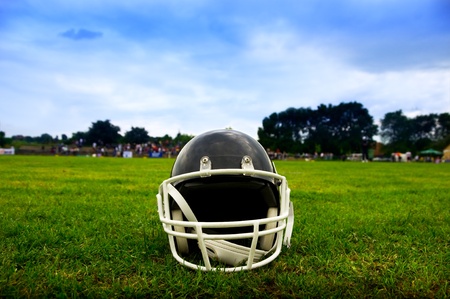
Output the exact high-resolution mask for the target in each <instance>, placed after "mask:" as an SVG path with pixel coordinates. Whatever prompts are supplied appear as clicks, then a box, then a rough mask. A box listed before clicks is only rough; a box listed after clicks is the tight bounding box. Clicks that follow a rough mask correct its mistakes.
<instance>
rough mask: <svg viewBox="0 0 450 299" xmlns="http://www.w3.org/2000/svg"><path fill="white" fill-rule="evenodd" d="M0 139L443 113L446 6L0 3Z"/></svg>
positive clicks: (447, 75)
mask: <svg viewBox="0 0 450 299" xmlns="http://www.w3.org/2000/svg"><path fill="white" fill-rule="evenodd" d="M0 40H1V42H0V101H1V103H2V108H1V109H0V131H4V132H5V133H6V136H12V135H19V134H21V135H26V136H40V135H41V134H43V133H48V134H51V135H52V136H61V134H66V135H68V136H69V137H70V136H72V133H74V132H78V131H87V130H88V129H89V127H90V126H91V125H92V122H95V121H97V120H106V119H109V120H110V121H111V123H112V124H114V125H116V126H119V127H120V128H121V130H122V131H121V133H122V134H123V133H125V132H126V131H128V130H130V129H131V127H144V128H145V129H146V130H147V131H148V132H149V134H150V135H151V136H162V135H164V134H169V135H171V136H173V137H174V136H175V135H176V134H177V133H178V132H181V133H184V134H192V135H198V134H200V133H202V132H205V131H208V130H211V129H218V128H226V127H232V128H233V129H236V130H240V131H243V132H245V133H247V134H250V135H251V136H254V137H257V130H258V127H261V126H262V120H263V118H264V117H266V116H269V115H270V114H271V113H273V112H280V111H284V110H286V109H287V108H289V107H296V108H299V107H311V108H316V107H317V106H318V105H320V104H322V103H323V104H333V105H337V104H339V103H340V102H349V101H357V102H360V103H362V104H363V105H364V107H366V108H367V109H368V110H369V113H370V114H371V115H372V116H373V117H374V119H375V121H376V122H377V123H378V122H379V120H380V119H381V118H382V117H384V115H385V113H387V112H393V111H396V110H399V109H402V110H403V112H404V113H405V115H407V116H410V117H413V116H416V115H419V114H429V113H442V112H450V1H448V0H410V1H406V0H404V1H396V0H389V1H388V0H365V1H360V0H301V1H300V0H297V1H286V0H280V1H264V0H259V1H253V0H249V1H234V0H228V1H201V0H185V1H172V0H159V1H152V0H137V1H134V0H129V1H123V0H120V1H116V0H110V1H102V0H89V1H84V0H76V1H75V0H73V1H71V0H66V1H59V0H58V1H56V0H46V1H42V0H41V1H35V0H30V1H22V0H15V1H11V0H0Z"/></svg>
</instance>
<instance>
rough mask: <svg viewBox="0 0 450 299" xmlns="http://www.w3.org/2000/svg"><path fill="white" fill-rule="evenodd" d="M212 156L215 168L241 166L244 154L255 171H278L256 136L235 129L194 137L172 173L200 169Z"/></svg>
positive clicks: (215, 131)
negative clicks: (250, 160)
mask: <svg viewBox="0 0 450 299" xmlns="http://www.w3.org/2000/svg"><path fill="white" fill-rule="evenodd" d="M205 156H207V157H209V159H210V161H211V169H230V168H234V169H240V168H241V161H242V158H243V157H244V156H249V157H250V158H251V159H252V163H253V167H254V169H255V170H263V171H268V172H275V170H274V167H273V165H272V161H271V160H270V158H269V156H268V155H267V152H266V151H265V149H264V148H263V147H262V146H261V144H260V143H259V142H258V141H256V140H255V139H254V138H252V137H250V136H249V135H247V134H244V133H242V132H239V131H234V130H214V131H209V132H206V133H203V134H200V135H198V136H196V137H194V138H193V139H192V140H191V141H189V142H188V143H187V144H186V145H185V146H184V148H183V149H182V150H181V151H180V153H179V154H178V157H177V159H176V161H175V163H174V165H173V168H172V173H171V176H172V177H173V176H177V175H181V174H185V173H191V172H194V171H199V170H200V160H201V159H202V157H205Z"/></svg>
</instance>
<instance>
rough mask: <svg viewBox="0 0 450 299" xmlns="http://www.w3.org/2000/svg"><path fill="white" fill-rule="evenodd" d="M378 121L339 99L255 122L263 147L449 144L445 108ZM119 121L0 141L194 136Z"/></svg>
mask: <svg viewBox="0 0 450 299" xmlns="http://www.w3.org/2000/svg"><path fill="white" fill-rule="evenodd" d="M380 124H381V125H380V127H378V126H377V125H376V124H375V123H374V119H373V117H372V116H371V115H370V114H369V111H368V110H367V109H366V108H365V107H364V106H363V105H362V104H361V103H358V102H347V103H345V102H343V103H340V104H338V105H331V104H328V105H325V104H321V105H319V106H318V107H317V108H316V109H312V108H309V107H308V108H292V107H291V108H288V109H286V110H285V111H281V112H274V113H272V114H271V115H269V116H267V117H265V118H264V119H263V120H262V127H259V128H258V141H259V142H260V143H261V144H262V145H263V146H264V147H265V148H267V149H271V150H273V151H276V150H279V151H281V152H287V153H292V154H296V153H333V154H335V155H345V154H349V153H355V152H360V151H361V141H362V139H363V138H366V139H368V140H372V141H373V139H374V137H375V136H380V137H381V141H382V143H383V145H384V152H385V154H390V153H392V152H397V151H400V152H406V151H411V152H413V153H417V152H418V151H421V150H424V149H427V148H430V147H434V148H436V149H438V150H442V149H443V148H444V147H445V146H447V145H448V144H450V114H449V113H441V114H428V115H418V116H415V117H412V118H409V117H407V116H405V115H404V114H403V112H402V110H398V111H395V112H389V113H386V114H385V115H384V117H383V118H382V119H381V120H380ZM119 132H120V127H118V126H115V125H113V124H112V123H111V122H110V121H109V120H104V121H96V122H93V123H92V126H91V127H89V129H88V130H87V131H85V132H81V131H80V132H76V133H73V134H72V137H70V138H68V137H67V136H66V135H65V134H63V135H61V139H59V138H58V137H55V138H53V137H52V136H51V135H49V134H42V135H41V136H39V137H29V136H27V137H25V136H12V138H6V137H5V133H4V132H0V146H5V144H10V145H11V144H14V142H25V143H39V144H50V143H63V144H74V143H77V142H79V141H82V142H83V143H84V144H93V143H96V144H99V145H104V146H114V145H116V144H120V143H121V144H127V143H129V144H145V143H155V144H163V145H164V146H174V145H177V146H183V145H184V144H186V143H187V142H188V141H189V140H190V139H192V138H193V137H194V136H192V135H187V134H181V133H178V134H177V136H176V137H175V138H172V137H171V136H169V135H167V134H166V135H164V136H162V137H152V136H150V135H149V134H148V132H147V131H146V130H145V128H139V127H132V128H131V130H129V131H127V132H125V134H124V135H123V136H122V135H121V134H120V133H119Z"/></svg>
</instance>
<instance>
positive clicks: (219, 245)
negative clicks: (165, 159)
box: [157, 168, 294, 272]
mask: <svg viewBox="0 0 450 299" xmlns="http://www.w3.org/2000/svg"><path fill="white" fill-rule="evenodd" d="M213 175H246V176H256V177H265V178H270V179H273V180H275V181H276V182H279V192H280V212H279V214H280V215H279V216H276V217H270V218H263V219H253V220H243V221H229V222H198V221H197V219H196V218H195V215H194V213H193V212H192V210H191V209H190V207H189V205H188V204H187V203H186V201H185V200H184V198H183V196H182V195H181V194H180V193H179V192H178V190H176V189H175V187H174V185H175V183H178V182H181V181H184V180H189V179H194V178H200V177H206V176H213ZM170 196H172V198H173V199H174V200H175V201H176V202H177V204H178V205H179V206H180V208H181V210H182V212H183V214H184V215H185V217H186V218H187V219H188V221H180V220H173V219H172V217H171V210H170V202H169V197H170ZM289 196H290V189H289V188H288V186H287V181H286V178H285V177H283V176H281V175H278V174H276V173H271V172H267V171H261V170H253V169H218V170H211V169H207V168H205V169H204V170H201V171H197V172H192V173H188V174H183V175H178V176H175V177H172V178H169V179H167V180H165V181H164V182H163V183H162V184H161V185H160V188H159V193H158V194H157V202H158V213H159V218H160V220H161V222H162V224H163V228H164V231H165V232H166V233H167V234H168V236H169V245H170V249H171V252H172V254H173V256H174V257H175V259H176V260H177V261H178V262H180V263H181V264H183V265H185V266H187V267H190V268H193V269H200V270H204V271H210V270H213V271H214V270H220V271H227V272H229V271H241V270H249V269H253V268H257V267H260V266H263V265H266V264H268V263H270V262H271V261H273V260H274V259H275V258H276V257H277V256H278V255H279V254H280V252H281V247H282V245H283V243H284V244H285V245H287V246H289V245H290V244H289V242H290V236H291V234H292V226H293V220H294V219H293V218H294V213H293V207H292V204H291V203H290V200H289ZM271 222H276V223H277V225H276V227H274V228H271V229H268V230H264V231H260V230H259V227H260V225H264V224H267V223H271ZM174 226H179V227H183V228H192V232H189V233H187V232H180V231H175V229H174ZM230 227H253V230H252V231H251V232H247V233H239V234H206V233H204V232H203V230H204V229H205V228H230ZM285 230H286V231H285ZM184 231H186V230H184ZM283 232H284V242H281V240H282V238H283ZM269 234H276V236H275V238H276V240H277V241H276V243H275V245H274V246H273V248H272V249H270V250H268V251H265V250H260V249H257V248H256V246H257V243H258V238H259V237H262V236H265V235H269ZM175 238H186V239H195V240H197V241H198V246H199V248H200V251H201V254H202V258H203V261H204V266H202V265H197V264H193V263H191V262H189V261H187V260H185V259H183V258H182V257H181V256H180V255H179V253H178V251H177V249H176V244H175ZM246 238H248V239H251V240H252V242H251V247H245V246H241V245H237V244H234V243H231V242H228V241H226V240H235V239H246ZM207 248H210V249H213V251H214V252H215V253H216V254H217V255H221V256H222V260H229V259H238V260H239V259H240V260H246V261H247V262H246V265H245V266H237V267H224V268H213V267H212V266H211V262H210V256H212V255H213V254H212V253H211V250H210V251H209V254H208V249H207ZM269 253H270V255H268V254H269ZM265 255H268V256H267V257H266V258H265V259H263V260H261V261H258V260H259V259H261V258H262V257H263V256H265ZM255 257H256V258H255ZM219 259H220V257H219ZM255 260H256V262H255Z"/></svg>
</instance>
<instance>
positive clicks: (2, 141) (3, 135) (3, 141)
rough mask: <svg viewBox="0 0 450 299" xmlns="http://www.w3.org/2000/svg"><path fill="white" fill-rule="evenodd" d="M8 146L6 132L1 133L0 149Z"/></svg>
mask: <svg viewBox="0 0 450 299" xmlns="http://www.w3.org/2000/svg"><path fill="white" fill-rule="evenodd" d="M5 144H6V140H5V132H3V131H0V147H4V146H5Z"/></svg>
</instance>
